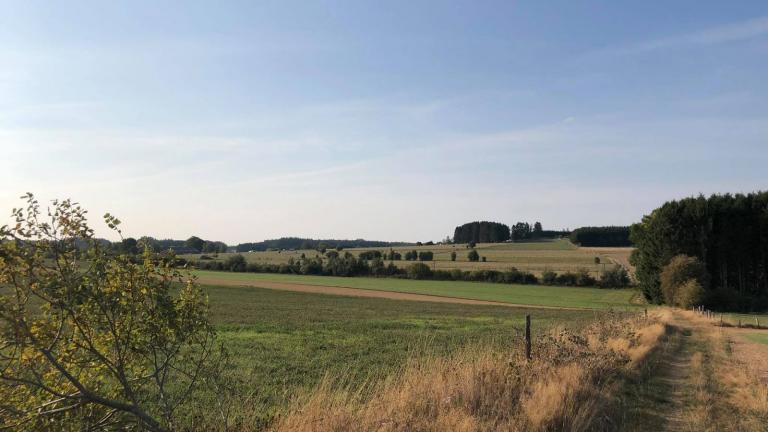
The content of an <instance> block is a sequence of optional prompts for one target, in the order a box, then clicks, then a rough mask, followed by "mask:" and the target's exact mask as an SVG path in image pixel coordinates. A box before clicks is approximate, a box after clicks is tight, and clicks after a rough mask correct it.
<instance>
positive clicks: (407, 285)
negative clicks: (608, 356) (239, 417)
mask: <svg viewBox="0 0 768 432" xmlns="http://www.w3.org/2000/svg"><path fill="white" fill-rule="evenodd" d="M194 274H195V275H196V276H197V277H198V278H199V282H200V283H202V284H205V285H208V284H210V285H225V284H226V285H242V286H255V287H258V286H259V283H260V282H261V283H265V282H267V283H268V282H281V283H293V284H301V285H316V286H329V287H348V288H358V289H365V290H380V291H392V292H402V293H414V294H426V295H433V296H442V297H454V298H462V299H474V300H485V301H495V302H503V303H512V304H521V305H532V306H549V307H566V308H593V309H608V308H614V309H626V308H631V307H634V306H632V304H631V301H632V299H633V298H634V297H635V296H636V295H638V294H637V291H635V290H632V289H600V288H586V287H557V286H546V285H507V284H498V283H485V282H457V281H431V280H429V281H428V280H424V281H420V280H410V279H394V278H367V277H355V278H346V277H332V276H301V275H284V274H271V273H230V272H219V271H195V272H194Z"/></svg>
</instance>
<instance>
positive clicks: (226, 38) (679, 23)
mask: <svg viewBox="0 0 768 432" xmlns="http://www.w3.org/2000/svg"><path fill="white" fill-rule="evenodd" d="M47 3H48V4H45V3H43V2H34V1H23V2H5V1H0V7H2V10H3V14H2V15H0V150H1V153H0V154H2V155H3V160H4V163H3V169H2V170H0V185H1V186H0V209H3V208H4V209H6V210H0V211H6V212H8V213H10V210H11V208H12V207H14V206H16V205H18V204H19V201H18V198H17V197H18V196H19V195H21V194H22V193H23V192H26V191H32V192H35V193H36V194H37V195H38V196H39V197H40V198H42V199H44V200H49V199H53V198H61V197H72V198H74V199H75V200H77V201H79V202H81V203H82V204H83V205H85V206H86V207H87V208H89V209H90V210H91V213H92V214H93V215H94V216H96V215H100V214H103V213H105V212H107V211H109V212H111V213H113V214H117V215H118V216H119V217H121V219H123V220H124V221H125V223H124V228H125V232H126V233H127V234H128V235H136V236H138V235H143V234H149V235H153V236H157V237H163V238H165V237H174V238H185V237H188V236H189V235H192V234H196V235H200V236H203V237H205V238H210V239H217V240H223V241H227V242H230V243H238V242H244V241H253V240H260V239H264V238H273V237H277V236H282V235H297V236H308V237H337V238H338V237H345V238H357V237H364V238H372V239H382V240H409V241H416V240H438V239H441V238H443V237H445V235H446V234H450V233H451V232H452V230H453V227H455V226H456V225H458V224H461V223H463V222H466V221H470V220H478V219H488V220H498V221H502V222H506V223H510V224H511V223H514V222H516V221H518V220H526V221H530V222H533V221H535V220H539V221H541V222H542V223H543V224H544V226H545V227H549V228H575V227H578V226H582V225H598V224H629V223H632V222H635V221H637V220H639V219H640V218H641V216H642V215H643V214H646V213H648V212H649V211H650V210H652V209H653V208H655V207H657V206H658V205H660V204H661V203H662V202H663V201H665V200H667V199H671V198H678V197H684V196H689V195H693V194H698V193H704V194H709V193H716V192H749V191H753V190H761V189H768V170H766V166H767V164H768V80H767V79H766V77H768V3H766V2H765V1H740V2H723V1H718V2H715V1H669V2H668V1H664V2H661V1H659V2H607V1H546V2H538V1H504V2H493V1H483V2H478V1H471V2H448V1H434V2H430V1H423V2H415V1H404V2H396V1H388V2H363V1H349V2H290V1H275V2H251V1H248V2H178V3H171V2H167V3H166V2H155V1H152V2H140V1H131V2H77V1H72V2H47ZM100 233H101V234H104V231H103V230H101V231H100Z"/></svg>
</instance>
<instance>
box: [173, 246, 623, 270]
mask: <svg viewBox="0 0 768 432" xmlns="http://www.w3.org/2000/svg"><path fill="white" fill-rule="evenodd" d="M389 249H390V248H352V249H345V250H344V251H346V252H350V253H352V254H354V255H355V256H357V255H358V254H359V253H360V252H364V251H373V250H378V251H381V252H385V251H389ZM392 250H394V251H396V252H400V253H401V254H403V255H404V254H405V252H407V251H411V250H415V251H432V252H433V253H434V260H433V261H431V262H428V264H429V265H430V266H431V267H432V268H433V270H450V269H455V268H458V269H461V270H480V269H485V270H508V269H509V268H510V267H516V268H517V269H519V270H525V271H529V272H531V273H534V274H537V275H540V274H541V273H542V272H544V271H547V270H550V271H554V272H557V273H562V272H566V271H576V270H578V269H582V268H583V269H587V270H588V271H589V272H590V273H591V274H592V275H593V276H599V274H600V272H601V271H604V270H605V269H607V268H609V267H611V266H613V265H615V264H616V263H618V264H621V265H624V266H625V267H628V266H629V254H630V253H631V251H632V248H579V247H577V246H575V245H573V244H572V243H571V242H570V241H568V240H565V239H561V240H549V241H535V242H521V243H481V244H478V245H477V247H476V250H477V252H478V253H479V254H480V256H481V257H485V259H486V261H485V262H482V261H479V262H471V261H469V260H468V259H467V253H468V252H469V249H467V247H466V245H431V246H409V247H394V248H392ZM454 251H455V252H456V261H451V252H454ZM230 255H232V254H218V255H216V256H211V257H212V258H214V259H217V260H225V259H226V258H227V257H228V256H230ZM242 255H243V256H244V257H245V259H246V261H248V262H253V263H261V264H282V263H287V262H288V260H290V259H291V258H293V259H295V260H297V259H299V258H300V257H301V256H302V255H304V256H307V257H314V256H319V255H320V253H319V252H318V251H316V250H281V251H265V252H244V253H243V254H242ZM200 256H201V255H199V254H190V255H182V257H183V258H186V259H188V260H198V259H200ZM209 256H210V255H209ZM595 258H599V260H600V263H596V262H595ZM393 262H394V263H395V264H396V265H398V266H400V267H405V266H408V265H409V264H410V263H411V262H412V261H405V260H401V261H393Z"/></svg>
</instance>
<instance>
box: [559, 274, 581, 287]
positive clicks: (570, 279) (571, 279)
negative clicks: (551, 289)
mask: <svg viewBox="0 0 768 432" xmlns="http://www.w3.org/2000/svg"><path fill="white" fill-rule="evenodd" d="M576 279H577V277H576V274H575V273H573V272H569V271H567V272H564V273H560V274H559V275H557V278H556V279H555V282H556V284H557V285H564V286H576Z"/></svg>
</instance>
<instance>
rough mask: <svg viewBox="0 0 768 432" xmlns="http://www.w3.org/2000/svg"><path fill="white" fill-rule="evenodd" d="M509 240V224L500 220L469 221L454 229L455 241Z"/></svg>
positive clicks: (486, 241)
mask: <svg viewBox="0 0 768 432" xmlns="http://www.w3.org/2000/svg"><path fill="white" fill-rule="evenodd" d="M507 240H509V226H508V225H505V224H503V223H499V222H488V221H482V222H469V223H465V224H464V225H461V226H457V227H456V229H455V230H454V231H453V241H454V242H455V243H471V242H474V243H499V242H505V241H507Z"/></svg>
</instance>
